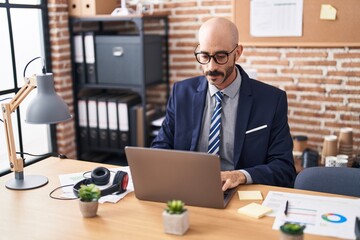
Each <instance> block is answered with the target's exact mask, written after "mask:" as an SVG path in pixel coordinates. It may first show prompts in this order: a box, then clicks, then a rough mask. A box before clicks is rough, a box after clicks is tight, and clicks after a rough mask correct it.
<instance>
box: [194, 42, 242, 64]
mask: <svg viewBox="0 0 360 240" xmlns="http://www.w3.org/2000/svg"><path fill="white" fill-rule="evenodd" d="M238 46H239V45H238V44H236V46H235V47H234V49H233V50H231V51H230V52H227V51H218V52H215V54H213V55H210V54H209V53H207V52H194V55H195V58H196V61H198V63H200V64H202V65H205V64H208V63H209V62H210V61H211V58H212V59H214V61H215V62H216V63H217V64H219V65H224V64H226V63H227V62H228V61H229V55H230V54H231V53H233V52H234V51H235V49H236V48H237V47H238ZM198 47H199V45H197V46H196V48H195V51H196V49H197V48H198ZM199 54H205V55H207V56H208V60H207V62H200V61H199V59H198V57H197V56H198V55H199ZM218 54H225V55H226V62H224V63H219V62H218V60H217V59H216V55H218Z"/></svg>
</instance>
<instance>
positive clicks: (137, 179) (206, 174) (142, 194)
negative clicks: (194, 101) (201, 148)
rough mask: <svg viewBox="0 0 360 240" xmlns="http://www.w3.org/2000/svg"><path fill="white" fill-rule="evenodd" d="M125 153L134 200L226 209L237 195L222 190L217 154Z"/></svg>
mask: <svg viewBox="0 0 360 240" xmlns="http://www.w3.org/2000/svg"><path fill="white" fill-rule="evenodd" d="M125 154H126V158H127V161H128V164H129V167H130V172H131V176H132V181H133V184H134V191H135V196H136V198H137V199H140V200H146V201H155V202H167V201H169V200H172V199H179V200H182V201H183V202H184V203H185V204H186V205H189V206H198V207H207V208H225V207H226V206H227V204H228V203H229V201H230V199H231V197H232V196H233V194H234V193H235V192H236V188H233V189H229V190H227V191H225V192H223V191H222V182H221V177H220V171H221V170H220V158H219V156H217V155H213V154H208V153H200V152H190V151H179V150H167V149H156V148H143V147H130V146H127V147H125Z"/></svg>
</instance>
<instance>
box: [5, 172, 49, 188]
mask: <svg viewBox="0 0 360 240" xmlns="http://www.w3.org/2000/svg"><path fill="white" fill-rule="evenodd" d="M48 182H49V180H48V179H47V177H44V176H40V175H26V176H25V178H24V179H16V178H14V179H11V180H9V181H7V182H6V184H5V186H6V187H7V188H8V189H12V190H29V189H35V188H39V187H42V186H44V185H46V184H47V183H48Z"/></svg>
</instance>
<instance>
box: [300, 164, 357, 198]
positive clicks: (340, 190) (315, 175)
mask: <svg viewBox="0 0 360 240" xmlns="http://www.w3.org/2000/svg"><path fill="white" fill-rule="evenodd" d="M294 188H296V189H303V190H310V191H318V192H326V193H335V194H342V195H347V196H354V197H360V169H359V168H348V167H310V168H305V169H304V170H302V171H301V172H300V173H299V174H298V175H297V177H296V179H295V184H294Z"/></svg>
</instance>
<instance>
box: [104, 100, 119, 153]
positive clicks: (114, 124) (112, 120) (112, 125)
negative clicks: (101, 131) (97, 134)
mask: <svg viewBox="0 0 360 240" xmlns="http://www.w3.org/2000/svg"><path fill="white" fill-rule="evenodd" d="M107 110H108V127H109V132H108V134H109V135H108V136H109V147H110V148H113V149H120V139H119V137H120V133H119V118H118V116H119V114H118V108H117V97H114V96H109V98H108V99H107Z"/></svg>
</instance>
